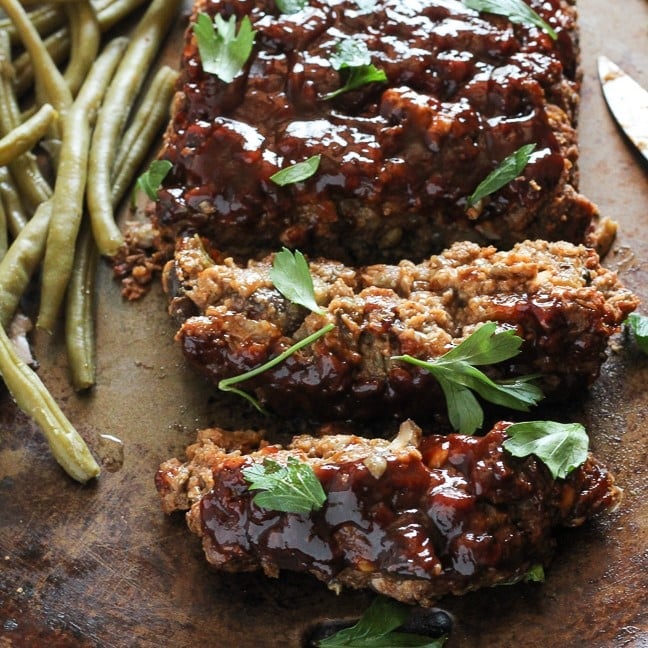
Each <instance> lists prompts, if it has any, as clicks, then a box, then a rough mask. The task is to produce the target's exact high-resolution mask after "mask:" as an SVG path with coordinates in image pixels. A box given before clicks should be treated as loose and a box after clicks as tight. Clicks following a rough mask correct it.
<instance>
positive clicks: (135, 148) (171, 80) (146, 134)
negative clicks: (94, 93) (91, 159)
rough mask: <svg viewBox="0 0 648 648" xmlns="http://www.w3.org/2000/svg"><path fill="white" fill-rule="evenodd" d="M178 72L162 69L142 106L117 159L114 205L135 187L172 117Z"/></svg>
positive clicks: (120, 146)
mask: <svg viewBox="0 0 648 648" xmlns="http://www.w3.org/2000/svg"><path fill="white" fill-rule="evenodd" d="M177 78H178V73H177V72H176V71H175V70H173V69H171V68H170V67H167V66H164V67H161V68H160V69H159V70H158V71H157V73H156V74H155V76H154V77H153V80H152V81H151V86H150V87H149V89H148V91H147V93H146V94H145V95H144V99H143V100H142V103H141V104H140V106H139V108H138V109H137V112H136V113H135V117H134V119H133V122H132V123H131V125H130V126H129V127H128V129H127V130H126V132H125V133H124V137H123V138H122V141H121V143H120V145H119V149H118V151H117V157H116V159H115V166H114V170H113V171H114V174H115V179H114V180H113V186H112V202H113V205H114V206H116V205H118V204H119V201H120V200H121V199H122V198H123V197H124V194H125V193H126V190H127V189H128V187H129V186H130V185H131V184H132V182H133V178H134V177H135V174H136V173H137V170H138V169H139V168H140V167H141V165H142V162H143V161H144V159H145V158H146V155H147V153H148V152H149V151H150V150H151V146H152V145H153V142H154V141H155V138H156V137H157V136H158V134H159V133H160V131H161V130H162V128H163V127H164V124H165V123H166V122H167V121H168V118H169V106H170V105H171V99H172V98H173V93H174V90H175V82H176V80H177Z"/></svg>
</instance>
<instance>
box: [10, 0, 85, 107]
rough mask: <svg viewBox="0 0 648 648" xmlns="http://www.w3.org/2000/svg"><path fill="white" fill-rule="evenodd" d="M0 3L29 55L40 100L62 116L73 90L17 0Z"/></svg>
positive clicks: (68, 104) (70, 100)
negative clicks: (50, 105)
mask: <svg viewBox="0 0 648 648" xmlns="http://www.w3.org/2000/svg"><path fill="white" fill-rule="evenodd" d="M0 7H2V9H4V10H5V12H6V14H7V16H9V18H11V20H12V21H13V23H14V25H15V26H16V29H17V30H18V33H19V34H20V38H21V40H22V43H23V45H24V46H25V49H26V50H27V51H28V52H29V54H30V56H31V58H32V62H33V65H34V73H35V75H36V95H37V97H38V99H39V101H40V102H41V103H45V102H48V103H51V104H52V106H54V108H56V110H58V111H59V113H60V114H61V115H62V116H63V115H64V114H65V112H66V111H67V109H68V108H69V106H70V104H71V103H72V94H71V92H70V89H69V88H68V86H67V84H66V83H65V79H64V78H63V75H62V74H61V73H60V72H59V69H58V68H57V67H56V64H55V63H54V61H53V60H52V57H51V56H50V55H49V52H48V51H47V49H46V48H45V45H44V44H43V41H42V39H41V37H40V35H39V34H38V32H37V31H36V29H35V28H34V26H33V25H32V24H31V22H30V21H29V16H28V15H27V13H26V11H25V10H24V9H23V7H22V5H21V4H20V2H19V1H18V0H0Z"/></svg>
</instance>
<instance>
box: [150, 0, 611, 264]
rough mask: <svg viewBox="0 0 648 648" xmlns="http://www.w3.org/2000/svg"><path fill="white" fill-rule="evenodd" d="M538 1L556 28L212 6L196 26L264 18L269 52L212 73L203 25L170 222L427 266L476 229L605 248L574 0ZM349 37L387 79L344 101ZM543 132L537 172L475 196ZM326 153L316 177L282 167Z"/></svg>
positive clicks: (225, 245) (175, 143)
mask: <svg viewBox="0 0 648 648" xmlns="http://www.w3.org/2000/svg"><path fill="white" fill-rule="evenodd" d="M528 4H530V5H531V6H532V7H533V8H534V9H535V10H536V11H537V12H538V13H539V14H540V15H541V16H542V17H543V18H544V20H545V21H547V23H549V24H550V25H551V26H552V27H553V28H554V30H555V31H556V33H557V39H556V40H552V38H551V37H550V36H549V35H548V34H547V33H545V32H544V31H543V30H541V29H539V28H538V27H535V26H530V25H528V24H513V23H512V22H510V21H509V20H508V19H507V18H506V17H503V16H497V15H494V14H490V13H485V12H481V13H479V12H477V11H474V10H472V9H469V8H467V7H466V6H465V5H464V4H463V3H462V2H460V1H459V0H413V1H407V2H403V1H396V0H376V1H375V2H371V3H366V2H362V3H361V2H355V1H354V0H310V1H309V2H307V3H306V6H305V8H304V9H303V10H301V11H299V12H298V13H295V14H282V13H281V12H280V11H279V9H278V8H277V6H276V4H275V3H274V2H272V1H270V0H237V1H235V2H231V1H229V0H227V1H225V0H198V1H197V2H196V4H195V7H194V11H193V15H192V17H191V24H193V23H194V22H195V21H196V19H197V16H198V14H199V13H206V14H208V15H209V16H210V17H213V16H215V15H217V14H218V15H220V16H221V17H222V18H223V19H228V18H229V17H230V16H232V15H235V16H236V18H237V19H238V22H239V24H240V21H241V19H242V18H243V17H244V16H249V18H250V20H251V23H252V27H253V29H254V30H256V36H255V42H254V48H253V51H252V54H251V56H250V57H249V59H248V60H247V62H246V64H245V65H244V67H243V70H242V71H241V72H240V73H239V74H238V75H237V76H236V77H235V78H234V80H233V81H232V82H230V83H225V82H223V81H221V80H220V79H219V78H218V77H217V76H215V75H213V74H209V73H206V72H205V71H203V68H202V64H201V58H200V54H199V51H198V47H197V43H196V37H195V35H194V32H193V29H192V28H191V26H190V28H189V29H188V30H187V33H186V41H185V45H184V53H183V60H182V74H181V78H180V80H179V85H178V92H177V95H176V97H175V101H174V110H173V118H172V121H171V123H170V125H169V128H168V130H167V132H166V135H165V141H164V146H163V150H162V152H161V158H163V159H165V160H168V161H170V162H171V163H172V165H173V166H172V169H171V171H170V173H169V174H168V176H167V177H166V179H165V180H164V183H163V186H162V188H161V191H160V192H159V201H158V203H157V211H156V214H155V224H156V226H157V227H158V229H159V230H160V231H161V232H162V234H163V235H164V237H165V238H167V239H168V240H173V239H175V238H176V237H177V236H178V235H181V234H184V233H187V232H189V233H193V232H198V233H199V234H201V235H202V236H204V237H206V238H208V239H209V240H211V241H212V242H213V243H214V244H215V245H216V246H217V247H218V248H219V249H221V250H225V251H227V253H228V254H231V255H233V256H238V257H240V258H243V257H245V258H249V257H254V258H260V257H261V256H263V255H265V254H267V253H269V252H271V251H273V250H276V249H279V248H280V247H281V246H282V245H285V246H287V247H289V248H299V249H300V250H302V251H303V252H305V253H309V254H311V255H320V256H326V257H328V258H333V259H338V260H340V261H343V262H345V263H352V264H356V265H357V264H367V263H379V262H389V263H393V262H397V261H399V260H400V259H403V258H407V259H411V260H414V261H420V260H422V259H424V258H426V257H427V256H429V255H430V254H432V253H436V252H439V251H440V250H441V249H443V248H445V247H448V246H449V245H450V244H452V243H453V242H455V241H463V240H468V241H475V242H478V243H480V244H494V245H496V246H497V247H499V248H509V247H511V246H512V245H513V244H514V243H516V242H519V241H523V240H526V239H536V238H538V239H547V240H551V241H554V240H567V241H570V242H573V243H586V244H588V245H590V246H594V247H596V246H601V247H604V246H605V245H606V244H607V243H608V242H609V238H610V234H611V232H612V231H613V226H612V225H610V224H609V223H607V222H606V223H605V224H604V225H603V224H602V223H599V222H598V215H597V210H596V208H595V207H594V205H593V204H592V203H591V202H590V201H589V200H587V199H586V198H584V197H583V196H582V195H580V194H579V193H578V192H577V180H578V174H577V159H578V151H577V145H576V133H575V121H576V112H577V107H578V90H579V78H578V39H577V33H576V12H575V8H574V6H573V4H574V2H573V0H530V1H529V3H528ZM346 39H354V40H355V41H356V42H359V43H362V44H364V45H365V46H366V48H367V49H368V51H369V54H370V58H371V63H372V64H373V65H374V66H375V67H376V68H377V69H379V70H382V71H383V72H384V73H385V75H386V81H384V82H372V83H367V84H364V85H362V86H360V87H358V88H356V89H354V90H352V91H349V92H344V93H342V94H339V95H337V96H336V97H334V98H332V99H331V98H327V95H328V94H329V93H331V92H334V91H336V90H338V89H340V87H341V86H342V85H343V83H344V81H345V78H346V74H348V70H347V72H345V71H344V70H343V69H342V70H337V69H335V68H334V67H333V65H332V62H331V57H332V55H333V54H334V52H335V51H336V48H337V47H338V46H339V44H340V43H341V42H343V41H345V40H346ZM525 144H535V145H536V149H535V152H534V153H533V155H532V157H531V159H530V162H529V164H528V165H527V166H526V168H525V169H524V171H523V172H522V173H521V175H520V176H519V177H517V178H516V179H514V180H513V181H511V182H509V183H508V184H506V185H505V186H504V187H503V188H501V189H500V190H498V191H496V192H495V193H494V194H492V195H490V196H488V197H486V198H484V199H483V200H481V201H480V202H478V203H477V204H476V205H474V206H472V207H469V205H468V196H470V195H471V193H472V192H473V191H474V189H475V188H476V187H477V185H478V184H479V183H480V182H481V181H482V180H484V179H485V178H486V176H487V175H488V174H489V173H490V172H491V171H493V169H494V168H496V167H497V166H498V165H499V164H500V163H501V162H502V161H503V160H504V158H505V157H506V156H508V155H510V154H512V153H513V152H514V151H516V150H517V149H518V148H520V147H521V146H522V145H525ZM315 155H320V156H321V160H320V164H319V168H318V170H317V172H316V173H315V174H314V175H313V176H312V177H310V178H309V179H306V180H303V181H299V182H296V183H293V184H288V185H286V186H279V185H278V184H276V183H275V182H273V181H272V180H271V179H270V178H271V176H272V175H273V174H274V173H275V172H277V171H279V170H280V169H284V168H287V167H290V166H291V165H294V164H295V163H299V162H303V161H305V160H307V159H308V158H310V157H311V156H315ZM597 223H598V224H597Z"/></svg>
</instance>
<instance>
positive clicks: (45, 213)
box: [0, 200, 52, 328]
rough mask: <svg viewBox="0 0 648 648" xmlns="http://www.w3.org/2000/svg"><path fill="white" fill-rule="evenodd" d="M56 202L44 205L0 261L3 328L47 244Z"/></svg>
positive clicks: (12, 314)
mask: <svg viewBox="0 0 648 648" xmlns="http://www.w3.org/2000/svg"><path fill="white" fill-rule="evenodd" d="M51 216H52V202H51V201H50V200H47V201H45V202H44V203H41V204H40V205H39V207H38V209H37V210H36V212H35V213H34V215H33V216H32V217H31V219H30V220H29V221H28V222H27V224H26V225H25V227H23V228H22V230H21V231H20V233H19V234H18V236H17V237H16V238H15V239H14V241H13V243H12V244H11V246H10V247H9V249H8V250H7V253H6V254H5V255H4V257H3V259H2V261H0V328H3V327H4V328H6V327H7V326H9V323H10V322H11V319H12V318H13V316H14V313H15V312H16V309H17V308H18V304H19V303H20V300H21V299H22V296H23V294H24V293H25V290H26V289H27V285H28V284H29V281H30V279H31V277H32V275H33V274H34V273H35V272H36V269H37V268H38V266H39V264H40V262H41V259H42V258H43V254H44V252H45V242H46V241H47V230H48V228H49V224H50V219H51Z"/></svg>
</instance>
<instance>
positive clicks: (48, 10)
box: [0, 4, 65, 45]
mask: <svg viewBox="0 0 648 648" xmlns="http://www.w3.org/2000/svg"><path fill="white" fill-rule="evenodd" d="M29 20H30V21H31V23H32V25H34V27H35V28H36V30H37V31H38V33H39V34H40V35H41V36H47V34H51V33H52V32H53V31H54V30H55V29H57V28H58V27H60V26H61V25H62V24H63V23H64V22H65V14H64V13H63V11H62V10H61V8H60V7H56V6H54V5H51V4H48V5H45V6H44V7H39V8H38V9H34V10H33V11H30V12H29ZM0 29H2V30H4V31H6V32H7V33H8V34H9V38H11V44H12V45H17V44H18V43H19V42H20V37H19V36H18V32H17V31H16V27H15V26H14V24H13V22H11V20H9V18H3V19H2V20H0Z"/></svg>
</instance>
